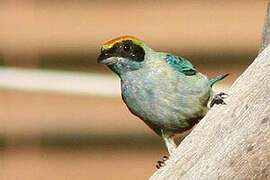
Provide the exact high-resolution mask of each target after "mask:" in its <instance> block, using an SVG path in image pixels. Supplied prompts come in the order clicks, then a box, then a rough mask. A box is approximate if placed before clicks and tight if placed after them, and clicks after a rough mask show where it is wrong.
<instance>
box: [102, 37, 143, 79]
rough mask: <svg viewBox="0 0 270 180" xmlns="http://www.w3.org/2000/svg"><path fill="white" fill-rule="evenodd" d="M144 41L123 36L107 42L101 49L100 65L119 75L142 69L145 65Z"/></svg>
mask: <svg viewBox="0 0 270 180" xmlns="http://www.w3.org/2000/svg"><path fill="white" fill-rule="evenodd" d="M146 47H147V46H146V45H145V44H144V42H143V41H141V40H139V39H137V38H135V37H132V36H121V37H118V38H115V39H112V40H110V41H108V42H106V43H105V44H104V45H103V46H102V48H101V54H100V55H99V57H98V60H97V61H98V63H101V64H105V65H107V66H108V67H109V68H110V69H111V70H112V71H114V72H115V73H117V74H118V75H122V74H124V73H126V72H129V71H134V70H137V69H140V68H141V67H143V65H144V64H145V54H146V52H145V48H146Z"/></svg>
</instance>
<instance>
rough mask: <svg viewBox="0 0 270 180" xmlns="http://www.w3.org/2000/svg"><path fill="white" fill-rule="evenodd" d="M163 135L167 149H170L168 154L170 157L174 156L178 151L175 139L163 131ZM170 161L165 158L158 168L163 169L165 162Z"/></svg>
mask: <svg viewBox="0 0 270 180" xmlns="http://www.w3.org/2000/svg"><path fill="white" fill-rule="evenodd" d="M161 133H162V138H163V139H164V141H165V144H166V147H167V149H168V152H169V154H170V155H172V154H173V153H174V152H175V151H176V148H177V146H176V144H175V142H174V139H173V137H172V136H169V135H167V134H166V133H164V131H163V130H161ZM168 159H169V158H168V156H163V157H162V159H161V160H160V161H158V162H157V165H156V167H157V168H158V169H159V168H161V167H163V166H164V165H165V161H167V160H168Z"/></svg>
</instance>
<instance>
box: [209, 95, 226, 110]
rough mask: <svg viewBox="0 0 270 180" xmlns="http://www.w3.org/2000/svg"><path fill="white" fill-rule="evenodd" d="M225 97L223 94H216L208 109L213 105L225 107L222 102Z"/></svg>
mask: <svg viewBox="0 0 270 180" xmlns="http://www.w3.org/2000/svg"><path fill="white" fill-rule="evenodd" d="M227 96H228V94H226V93H224V92H220V93H218V94H216V95H215V96H214V98H213V100H212V101H211V103H210V107H213V106H214V105H215V104H223V105H225V104H226V103H225V102H224V100H223V99H225V98H226V97H227Z"/></svg>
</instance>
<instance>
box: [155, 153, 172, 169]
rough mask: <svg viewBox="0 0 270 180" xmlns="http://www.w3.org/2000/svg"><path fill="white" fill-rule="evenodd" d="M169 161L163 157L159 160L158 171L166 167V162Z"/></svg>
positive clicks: (166, 157)
mask: <svg viewBox="0 0 270 180" xmlns="http://www.w3.org/2000/svg"><path fill="white" fill-rule="evenodd" d="M168 159H169V157H168V156H163V157H162V159H161V160H159V161H158V162H157V165H156V168H157V169H160V168H162V167H164V166H165V165H166V164H165V162H166V161H167V160H168Z"/></svg>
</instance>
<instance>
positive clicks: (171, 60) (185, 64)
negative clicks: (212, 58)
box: [165, 55, 197, 75]
mask: <svg viewBox="0 0 270 180" xmlns="http://www.w3.org/2000/svg"><path fill="white" fill-rule="evenodd" d="M165 61H166V62H167V63H168V64H169V65H171V66H172V67H174V68H175V69H176V70H178V71H179V72H182V73H184V74H185V75H195V74H196V73H197V70H196V69H195V68H194V67H193V66H192V64H191V63H190V62H189V61H188V60H186V59H185V58H182V57H178V56H174V55H167V56H166V58H165Z"/></svg>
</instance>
